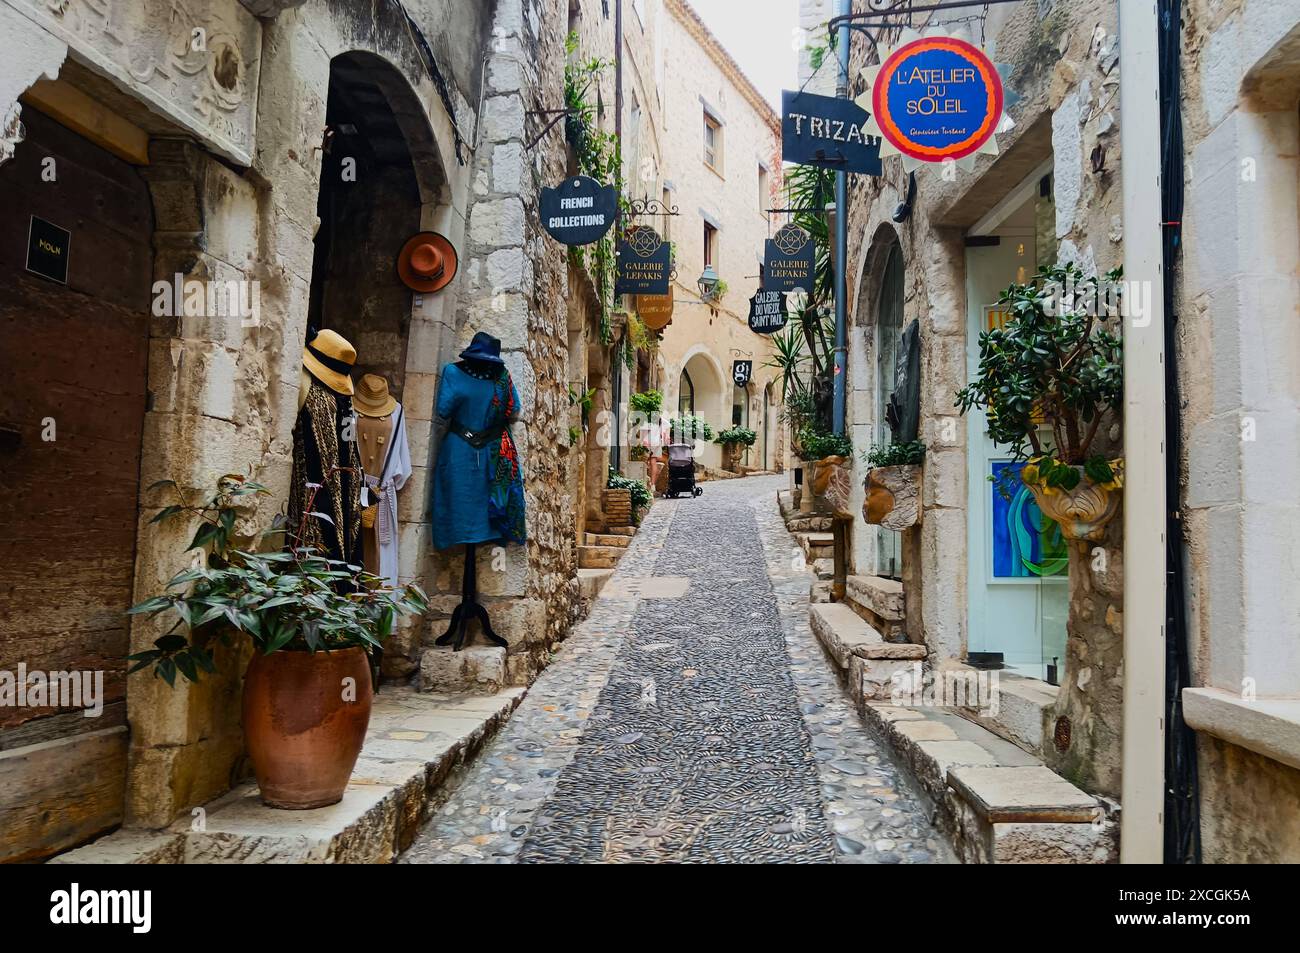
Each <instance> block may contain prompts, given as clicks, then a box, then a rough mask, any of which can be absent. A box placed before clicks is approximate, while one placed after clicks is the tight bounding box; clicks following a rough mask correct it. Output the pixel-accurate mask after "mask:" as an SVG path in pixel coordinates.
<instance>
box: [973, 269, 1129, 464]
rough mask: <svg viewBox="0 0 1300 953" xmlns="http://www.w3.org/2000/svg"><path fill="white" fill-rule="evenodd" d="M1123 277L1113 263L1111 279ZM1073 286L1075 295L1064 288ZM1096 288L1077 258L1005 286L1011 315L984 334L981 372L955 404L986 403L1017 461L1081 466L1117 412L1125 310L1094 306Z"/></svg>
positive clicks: (1112, 282) (1003, 304)
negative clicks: (1036, 459)
mask: <svg viewBox="0 0 1300 953" xmlns="http://www.w3.org/2000/svg"><path fill="white" fill-rule="evenodd" d="M1121 278H1122V273H1121V272H1120V270H1119V269H1116V270H1114V271H1112V272H1110V273H1109V274H1107V275H1106V276H1105V281H1106V282H1107V283H1108V287H1114V286H1116V285H1117V284H1118V282H1119V281H1120V279H1121ZM1069 287H1073V288H1074V289H1075V295H1074V298H1073V300H1066V299H1065V298H1064V297H1063V296H1062V294H1061V289H1064V288H1069ZM1097 290H1098V284H1097V279H1096V278H1088V277H1085V276H1084V275H1083V273H1082V272H1080V271H1079V270H1078V269H1077V268H1076V267H1075V266H1074V265H1072V264H1071V265H1067V266H1065V267H1064V268H1062V267H1060V266H1057V267H1053V268H1048V269H1045V270H1044V271H1043V272H1041V273H1040V274H1037V275H1035V276H1034V278H1033V279H1032V280H1031V281H1030V282H1028V283H1027V284H1013V285H1011V286H1010V287H1009V288H1007V290H1006V291H1004V292H1002V295H1001V297H999V299H998V306H999V307H1000V308H1001V309H1002V310H1003V311H1005V312H1007V314H1008V318H1007V321H1006V323H1005V324H1004V325H1003V326H1002V327H1000V328H994V329H993V330H991V331H985V332H983V333H982V334H981V335H980V337H979V351H980V359H979V370H978V373H977V376H976V378H975V380H973V381H971V383H970V384H969V385H968V386H966V387H964V388H963V389H962V390H960V391H959V392H958V393H957V406H958V407H959V408H960V409H961V412H962V413H967V412H969V411H970V410H972V409H974V408H979V409H982V410H984V411H985V413H986V416H987V418H988V428H989V435H990V436H991V437H992V438H993V439H994V440H995V441H997V442H998V443H999V444H1003V445H1004V446H1007V447H1009V448H1010V452H1011V454H1012V455H1013V456H1014V458H1015V459H1017V460H1026V459H1029V458H1030V457H1041V456H1045V455H1046V456H1053V457H1056V458H1059V459H1060V460H1061V461H1062V462H1063V463H1067V464H1071V465H1080V464H1083V463H1085V462H1086V461H1087V460H1088V458H1089V450H1090V448H1091V447H1092V444H1093V441H1094V440H1095V438H1096V436H1097V433H1098V432H1099V430H1100V429H1101V426H1102V424H1103V423H1104V422H1105V421H1106V420H1107V419H1110V420H1118V419H1119V416H1120V413H1121V407H1122V404H1123V398H1124V365H1123V345H1122V342H1121V340H1120V337H1119V331H1120V327H1119V324H1120V318H1119V316H1118V315H1117V314H1116V315H1107V314H1097V313H1095V312H1096V311H1097V310H1098V309H1097V308H1095V307H1092V306H1091V305H1092V304H1093V303H1095V302H1096V301H1097ZM1111 328H1113V329H1114V330H1110V329H1111ZM1045 430H1050V436H1047V435H1046V434H1043V433H1041V431H1045Z"/></svg>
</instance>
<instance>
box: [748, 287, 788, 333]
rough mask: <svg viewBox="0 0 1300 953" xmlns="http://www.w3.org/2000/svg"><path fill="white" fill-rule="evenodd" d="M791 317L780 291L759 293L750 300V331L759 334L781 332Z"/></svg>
mask: <svg viewBox="0 0 1300 953" xmlns="http://www.w3.org/2000/svg"><path fill="white" fill-rule="evenodd" d="M789 316H790V315H789V312H787V311H786V307H785V295H784V294H783V293H781V292H780V291H759V292H758V294H756V295H754V297H752V298H750V299H749V329H750V330H751V331H754V332H756V333H758V334H772V333H774V332H776V331H780V330H781V329H782V328H784V327H785V322H786V319H787V318H788V317H789Z"/></svg>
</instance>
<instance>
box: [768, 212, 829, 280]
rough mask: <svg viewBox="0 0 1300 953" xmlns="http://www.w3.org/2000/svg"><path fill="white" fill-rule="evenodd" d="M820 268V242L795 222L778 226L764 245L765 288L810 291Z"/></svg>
mask: <svg viewBox="0 0 1300 953" xmlns="http://www.w3.org/2000/svg"><path fill="white" fill-rule="evenodd" d="M816 269H817V245H816V243H815V242H813V240H812V236H810V235H809V234H808V233H807V232H806V231H804V230H803V229H802V228H800V227H799V226H798V225H795V224H794V223H793V222H791V223H790V224H789V225H783V226H782V227H781V228H779V229H777V232H776V234H775V235H773V236H772V237H771V238H769V239H768V240H767V242H766V243H765V244H764V246H763V290H764V291H798V290H800V289H802V290H804V291H807V292H808V293H809V294H811V293H812V290H813V282H814V280H815V277H816V275H815V273H816Z"/></svg>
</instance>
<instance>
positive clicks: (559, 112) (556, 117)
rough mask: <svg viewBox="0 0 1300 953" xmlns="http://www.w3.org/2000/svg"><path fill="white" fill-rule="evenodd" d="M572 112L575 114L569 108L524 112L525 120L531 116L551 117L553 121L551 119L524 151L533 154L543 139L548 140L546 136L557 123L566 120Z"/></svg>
mask: <svg viewBox="0 0 1300 953" xmlns="http://www.w3.org/2000/svg"><path fill="white" fill-rule="evenodd" d="M571 112H573V110H572V109H567V108H566V109H529V110H526V111H525V112H524V118H525V119H527V118H528V117H529V116H550V117H551V119H550V121H549V122H547V124H546V125H545V126H544V127H543V128H542V131H541V132H539V133H538V134H537V135H536V136H534V137H533V141H532V142H529V143H527V144H526V145H525V146H524V151H525V152H532V151H533V150H534V149H536V148H537V144H538V143H539V142H541V141H542V140H543V139H545V138H546V134H547V133H548V132H550V131H551V130H552V129H554V128H555V124H556V123H557V122H559V121H560V120H561V119H564V118H565V117H566V116H568V115H569V114H570V113H571Z"/></svg>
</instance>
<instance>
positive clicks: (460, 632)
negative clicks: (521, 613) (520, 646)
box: [437, 543, 510, 652]
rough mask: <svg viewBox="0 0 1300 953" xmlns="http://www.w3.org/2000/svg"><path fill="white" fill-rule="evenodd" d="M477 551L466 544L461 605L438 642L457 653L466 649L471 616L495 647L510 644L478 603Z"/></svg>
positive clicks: (453, 613)
mask: <svg viewBox="0 0 1300 953" xmlns="http://www.w3.org/2000/svg"><path fill="white" fill-rule="evenodd" d="M477 550H478V546H477V545H476V544H474V543H466V544H465V572H464V574H463V576H462V585H461V594H460V605H458V606H456V609H455V611H453V612H452V614H451V625H449V626H448V627H447V631H446V632H445V633H444V634H443V635H441V636H440V637H439V638H438V641H437V644H438V645H454V646H455V650H456V651H457V652H459V651H460V650H461V649H463V648H464V647H465V630H466V629H467V628H468V626H469V617H470V616H471V615H474V616H477V617H478V621H479V624H480V625H482V626H483V635H484V636H485V637H486V638H487V640H488V641H489V642H491V643H492V644H493V645H499V646H501V647H502V648H505V647H506V646H508V645H509V644H510V643H509V642H507V641H506V640H505V639H503V638H501V636H499V635H497V634H496V633H495V632H493V631H492V623H491V622H490V621H489V620H488V612H487V609H485V608H483V606H482V604H480V603H479V601H478V558H477V557H478V553H477Z"/></svg>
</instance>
